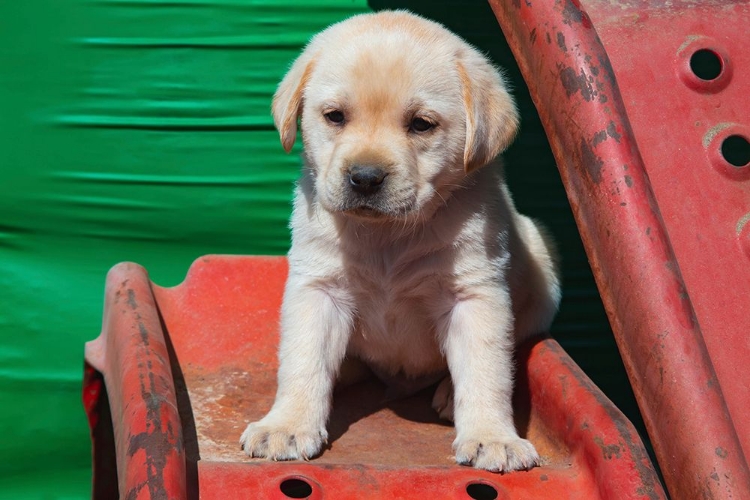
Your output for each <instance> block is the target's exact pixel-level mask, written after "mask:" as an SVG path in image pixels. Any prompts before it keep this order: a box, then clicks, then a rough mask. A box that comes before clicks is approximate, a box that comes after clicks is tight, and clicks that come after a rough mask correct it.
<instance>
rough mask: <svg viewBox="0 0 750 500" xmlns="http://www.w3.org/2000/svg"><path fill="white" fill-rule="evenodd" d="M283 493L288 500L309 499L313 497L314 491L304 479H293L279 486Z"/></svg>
mask: <svg viewBox="0 0 750 500" xmlns="http://www.w3.org/2000/svg"><path fill="white" fill-rule="evenodd" d="M279 489H280V490H281V492H282V493H283V494H284V495H286V496H287V498H307V497H309V496H310V495H312V492H313V489H312V486H310V483H308V482H307V481H305V480H304V479H299V478H292V479H286V480H284V481H282V482H281V484H280V485H279Z"/></svg>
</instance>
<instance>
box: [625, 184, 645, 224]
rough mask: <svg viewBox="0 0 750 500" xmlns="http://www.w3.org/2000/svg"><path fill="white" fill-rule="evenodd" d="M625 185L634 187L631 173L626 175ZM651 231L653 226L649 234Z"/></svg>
mask: <svg viewBox="0 0 750 500" xmlns="http://www.w3.org/2000/svg"><path fill="white" fill-rule="evenodd" d="M625 185H626V186H628V187H633V178H632V177H630V176H629V175H626V176H625ZM649 232H651V228H648V229H647V231H646V234H647V235H648V233H649Z"/></svg>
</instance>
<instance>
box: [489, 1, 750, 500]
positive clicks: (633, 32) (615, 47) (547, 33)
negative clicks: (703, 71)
mask: <svg viewBox="0 0 750 500" xmlns="http://www.w3.org/2000/svg"><path fill="white" fill-rule="evenodd" d="M490 3H491V4H492V7H493V9H494V11H495V14H496V16H497V18H498V21H499V22H500V25H501V27H502V28H503V31H504V32H505V35H506V37H507V38H508V41H509V43H510V45H511V48H512V50H513V52H514V54H515V57H516V60H517V61H518V62H519V66H520V67H521V71H522V72H523V74H524V78H525V79H526V82H527V83H528V85H529V89H530V91H531V95H532V98H533V99H534V102H535V104H536V106H537V109H538V111H539V114H540V116H541V118H542V122H543V123H544V126H545V129H546V131H547V135H548V137H549V139H550V143H551V145H552V149H553V152H554V153H555V157H556V159H557V162H558V166H559V169H560V173H561V175H562V178H563V182H564V184H565V186H566V190H567V192H568V197H569V200H570V203H571V206H572V208H573V212H574V215H575V217H576V220H577V222H578V226H579V229H580V232H581V235H582V238H583V240H584V244H585V246H586V250H587V252H588V255H589V260H590V262H591V265H592V268H593V270H594V274H595V276H596V279H597V283H598V286H599V289H600V291H601V294H602V299H603V301H604V304H605V308H606V309H607V313H608V315H609V319H610V322H611V324H612V327H613V330H614V333H615V337H616V339H617V343H618V346H619V348H620V352H621V354H622V356H623V360H624V362H625V366H626V368H627V370H628V375H629V377H630V380H631V383H632V385H633V388H634V391H635V394H636V397H637V398H638V402H639V405H640V407H641V412H642V414H643V416H644V420H645V422H646V426H647V428H648V431H649V434H650V436H651V437H652V441H653V443H654V448H655V451H656V454H657V457H658V459H659V462H660V465H661V468H662V471H663V473H664V477H665V480H666V482H667V486H668V487H669V490H670V492H671V493H672V495H673V496H674V497H675V498H686V499H693V498H713V499H719V498H735V499H736V498H750V473H749V472H748V465H747V460H746V456H747V455H748V454H750V419H748V418H747V416H746V415H747V410H748V408H750V383H749V382H748V380H750V371H749V370H748V368H747V362H746V360H747V359H748V358H750V337H749V336H748V334H747V332H748V331H750V316H748V314H747V311H748V306H750V293H748V291H749V290H750V265H748V262H747V259H748V258H750V253H749V252H748V249H749V248H750V246H748V241H749V240H748V234H750V232H749V230H750V227H748V226H747V224H746V222H747V221H748V220H750V183H749V182H748V181H749V180H750V165H745V166H741V167H735V166H732V165H730V164H729V163H728V162H727V161H726V160H725V159H724V158H723V157H722V153H721V151H720V148H721V145H722V141H723V140H724V139H725V138H727V137H728V136H730V135H739V136H742V137H744V138H745V140H750V129H749V128H748V118H750V98H748V95H750V51H748V50H747V42H748V40H750V6H749V5H748V3H746V2H722V1H716V0H714V1H704V2H695V1H689V0H686V1H677V0H676V1H670V2H660V1H650V2H641V1H634V0H623V1H613V0H612V1H607V0H586V1H585V2H582V5H581V4H579V2H577V1H574V0H564V1H557V2H528V1H520V0H515V1H513V2H505V1H499V0H492V1H491V2H490ZM700 49H709V50H711V51H713V52H714V53H715V54H717V55H718V56H719V57H720V58H722V69H721V71H722V72H721V74H720V75H719V76H718V77H717V78H715V79H713V80H710V81H706V80H701V79H700V78H698V77H697V76H696V75H695V74H694V73H693V70H692V69H691V68H690V58H691V56H692V55H693V54H694V53H695V52H696V51H697V50H700Z"/></svg>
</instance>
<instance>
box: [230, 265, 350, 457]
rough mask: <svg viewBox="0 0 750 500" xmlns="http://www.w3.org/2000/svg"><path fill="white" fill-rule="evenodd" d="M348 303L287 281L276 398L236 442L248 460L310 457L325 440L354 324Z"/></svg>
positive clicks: (337, 295)
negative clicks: (338, 378)
mask: <svg viewBox="0 0 750 500" xmlns="http://www.w3.org/2000/svg"><path fill="white" fill-rule="evenodd" d="M351 311H352V309H351V307H350V304H349V301H347V298H346V296H345V295H344V294H342V293H340V292H339V291H337V290H323V289H321V288H320V287H319V286H310V285H308V284H306V283H300V282H299V279H295V278H294V277H290V279H289V281H288V283H287V290H286V293H285V296H284V303H283V306H282V319H281V345H280V347H279V373H278V389H277V392H276V400H275V401H274V404H273V407H272V408H271V411H270V412H269V413H268V415H266V416H265V417H263V419H261V420H260V421H258V422H255V423H251V424H250V425H248V426H247V429H245V432H244V433H243V434H242V437H241V438H240V444H241V445H242V447H243V448H244V450H245V453H246V454H247V455H248V456H251V457H266V458H270V459H273V460H295V459H308V458H310V457H312V456H314V455H316V454H318V453H319V452H320V450H321V448H322V446H323V444H324V443H325V441H326V440H327V439H328V433H327V431H326V428H325V427H326V422H327V420H328V415H329V413H330V409H331V392H332V389H333V384H334V381H335V378H336V372H337V371H338V369H339V367H340V365H341V361H342V360H343V358H344V354H345V353H346V346H347V343H348V341H349V335H350V330H351V325H352V314H351Z"/></svg>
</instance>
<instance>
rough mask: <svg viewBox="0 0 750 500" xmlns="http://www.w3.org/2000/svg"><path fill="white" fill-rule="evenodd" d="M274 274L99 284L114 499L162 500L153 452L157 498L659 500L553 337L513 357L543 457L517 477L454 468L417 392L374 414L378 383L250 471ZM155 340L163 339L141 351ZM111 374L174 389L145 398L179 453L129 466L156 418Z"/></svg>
mask: <svg viewBox="0 0 750 500" xmlns="http://www.w3.org/2000/svg"><path fill="white" fill-rule="evenodd" d="M286 273H287V264H286V259H284V258H280V257H276V258H274V257H222V256H211V257H204V258H202V259H199V260H198V261H196V263H195V264H194V265H193V266H192V267H191V269H190V271H189V273H188V276H187V278H186V280H185V281H184V282H183V283H182V284H181V285H179V286H177V287H174V288H161V287H158V286H156V285H153V284H150V283H149V282H148V279H147V277H146V276H145V273H144V271H143V269H142V268H140V267H137V266H133V265H125V266H124V267H123V266H118V267H116V268H115V270H113V271H112V272H111V273H110V275H109V277H108V284H107V295H106V304H105V321H104V330H103V334H102V337H100V338H99V339H97V340H96V341H94V342H92V343H89V344H88V346H87V360H88V362H89V364H90V365H91V366H92V367H95V368H96V369H97V370H99V371H101V372H103V373H104V381H105V382H106V389H107V392H108V393H109V400H110V402H111V404H112V415H113V416H112V419H111V420H112V422H113V424H114V430H115V432H114V434H115V435H116V436H117V438H118V439H117V440H116V443H115V448H116V449H117V451H116V461H117V466H118V472H119V473H120V476H119V477H120V497H121V498H127V495H128V494H130V492H136V493H139V494H141V495H143V496H139V497H135V496H133V498H160V497H159V496H158V495H155V494H151V496H146V495H147V494H148V493H150V490H147V487H146V486H144V485H148V484H149V483H148V479H149V477H150V476H148V474H150V472H149V471H154V470H155V469H153V467H151V465H150V462H149V461H148V458H147V457H149V456H161V455H162V454H163V450H164V449H166V450H167V451H168V453H167V454H166V455H163V456H165V457H166V460H165V461H164V462H163V463H165V464H166V466H165V467H164V468H162V469H161V471H160V472H161V474H163V475H164V480H163V482H162V483H161V484H163V485H164V488H163V489H160V490H159V492H158V493H159V494H163V495H166V496H162V497H161V498H170V499H183V498H197V497H199V496H200V498H202V499H204V500H206V499H208V500H210V499H213V498H217V499H219V498H220V499H222V500H225V499H227V498H271V499H280V498H313V499H314V498H336V499H348V498H352V499H355V498H356V499H368V498H373V499H376V498H377V499H380V498H394V499H395V498H456V499H469V498H491V497H492V495H496V498H500V499H509V498H555V499H568V498H569V499H579V498H580V499H590V498H602V499H649V500H656V499H662V498H665V494H664V491H663V489H662V487H661V484H660V483H659V480H658V478H657V475H656V473H655V471H654V468H653V466H652V464H651V463H650V461H649V459H648V456H647V454H646V451H645V449H644V448H643V445H642V443H641V441H640V439H639V437H638V435H637V433H636V432H635V430H634V429H633V427H632V425H631V424H630V423H629V422H628V421H627V420H626V419H625V418H624V416H623V415H622V414H621V413H620V412H619V410H617V408H615V407H614V405H613V404H612V403H611V402H610V401H609V400H608V399H607V398H606V397H605V396H604V395H603V394H602V393H601V392H600V391H599V390H598V389H597V388H596V387H595V386H594V385H593V384H592V382H591V381H590V380H589V379H588V378H587V377H586V376H585V375H584V374H583V373H582V372H581V370H580V369H579V368H578V367H577V366H576V365H575V363H574V362H573V361H572V360H571V359H570V358H569V357H568V356H567V354H565V352H564V351H563V350H562V349H561V348H560V346H559V345H558V344H557V343H556V342H555V341H553V340H551V339H540V340H538V341H536V342H533V343H530V344H528V345H526V346H524V347H523V348H521V349H519V352H518V356H517V357H518V360H517V361H518V370H517V378H518V390H517V391H516V398H515V401H514V402H515V407H516V419H517V426H518V428H519V429H520V430H521V432H522V434H524V435H525V436H527V437H528V438H529V439H531V440H532V442H534V444H535V445H536V447H537V449H538V450H539V451H540V453H541V454H542V456H543V457H544V458H545V463H544V465H543V466H541V467H538V468H535V469H533V470H531V471H527V472H517V473H511V474H506V475H497V474H492V473H489V472H486V471H480V470H475V469H473V468H467V467H461V466H457V465H455V464H454V462H453V459H452V457H451V456H450V449H451V442H452V440H453V438H454V430H453V427H452V426H450V425H446V424H445V423H444V422H441V421H439V420H438V419H437V417H436V415H435V412H434V411H433V410H432V408H431V407H430V400H431V394H429V392H423V393H420V394H418V395H416V396H414V397H412V398H409V399H405V400H400V401H392V402H387V401H385V398H384V388H383V387H382V386H381V385H380V384H379V383H378V382H376V381H369V382H365V383H362V384H358V385H355V386H352V387H348V388H343V389H340V390H339V391H337V393H336V394H335V397H334V410H333V414H332V417H331V421H330V422H329V432H330V436H331V442H330V444H329V446H328V448H327V449H326V450H325V451H324V452H323V454H322V455H321V456H319V457H317V458H315V459H313V460H311V461H309V462H289V463H277V462H268V461H264V460H259V459H248V458H247V457H246V456H245V455H244V454H243V453H242V452H241V450H240V448H239V445H238V444H237V441H238V438H239V435H240V434H241V432H242V430H243V428H244V425H245V423H246V422H247V421H248V420H252V419H255V418H258V417H260V416H262V415H263V414H264V413H265V412H266V411H267V410H268V409H269V408H270V405H271V404H272V402H273V397H274V394H275V388H276V382H275V376H276V368H277V359H276V346H277V342H278V315H279V308H280V305H281V297H282V293H283V287H284V281H285V279H286ZM129 290H133V294H131V293H130V292H129ZM118 291H119V293H118ZM131 296H132V300H131ZM133 304H136V305H137V307H135V308H134V307H133ZM141 324H142V325H143V329H145V330H147V331H148V332H149V335H148V336H144V335H142V329H141V326H140V325H141ZM157 333H162V334H163V336H162V337H160V338H162V339H163V341H162V342H158V341H156V340H154V338H153V337H154V336H155V334H157ZM144 342H147V344H144ZM156 344H160V345H164V346H165V347H168V348H166V349H165V352H162V353H161V356H163V360H162V361H164V363H162V364H156V363H154V362H153V361H154V360H152V363H151V365H150V366H149V364H148V361H147V360H148V359H150V358H148V357H147V356H148V354H147V351H146V350H145V349H146V345H147V346H150V348H153V346H154V345H156ZM112 350H117V352H118V353H119V354H116V353H115V352H113V351H112ZM136 353H140V354H137V356H139V357H140V358H139V359H141V362H140V363H136V364H137V367H135V368H133V367H132V365H128V364H129V363H130V361H129V360H130V359H131V358H132V356H134V355H136ZM121 363H122V364H124V365H123V366H121V365H120V364H121ZM126 365H127V366H131V368H130V371H127V370H124V368H125V366H126ZM170 366H171V372H170V373H171V375H167V373H166V372H165V369H167V368H170ZM136 368H137V369H136ZM141 368H147V370H146V371H145V372H144V371H142V370H141ZM150 369H153V370H154V376H153V377H152V376H151V374H150V373H151V372H149V370H150ZM87 373H88V375H87V380H88V381H89V383H88V384H87V386H86V388H85V391H86V392H85V394H87V396H86V400H87V401H88V403H87V409H88V414H89V418H90V421H91V422H92V426H93V425H94V424H93V422H95V421H97V418H100V419H101V418H104V417H105V415H101V414H99V413H97V410H96V408H97V407H98V405H97V404H96V401H97V398H101V395H102V393H103V392H104V391H103V390H102V388H101V386H98V387H97V386H96V377H95V373H94V372H93V371H92V370H89V371H88V372H87ZM114 373H119V374H120V375H119V377H120V380H121V379H123V378H130V379H131V380H133V381H135V380H150V379H151V378H154V379H156V378H159V377H160V375H156V374H157V373H161V374H162V375H163V376H165V377H171V378H172V381H171V383H166V382H165V383H164V384H163V385H161V386H160V387H159V388H158V389H157V391H156V392H159V395H160V398H159V400H160V401H169V402H170V403H169V404H168V405H166V406H168V407H169V409H170V413H169V422H170V424H169V425H170V426H171V428H173V429H182V434H181V435H180V434H177V435H176V436H178V437H179V438H180V439H181V440H182V441H181V443H176V442H173V441H171V440H169V439H166V440H162V441H159V440H156V439H151V440H148V441H147V440H145V439H144V440H143V441H142V442H143V444H144V447H145V448H146V449H145V450H144V456H143V457H141V458H140V459H139V460H137V461H136V460H135V459H134V457H131V456H130V455H129V454H128V450H130V449H131V448H132V447H131V445H130V444H129V443H132V442H133V436H139V435H142V433H143V432H144V431H143V428H144V424H143V422H144V420H145V421H146V422H147V423H146V424H145V428H146V429H157V428H163V427H164V422H165V421H167V419H165V417H164V416H160V417H159V420H158V421H155V420H154V419H155V418H156V416H157V415H162V414H161V413H150V414H149V413H147V412H145V411H141V412H140V413H139V412H133V411H131V408H132V405H125V404H124V402H127V401H133V400H135V401H138V398H141V399H142V395H141V393H140V392H139V391H136V394H135V395H133V394H132V390H129V389H128V385H127V384H125V383H123V382H121V381H118V378H117V376H115V375H113V374H114ZM97 390H98V392H97ZM175 409H177V410H178V415H174V413H173V410H175ZM172 417H174V418H175V419H176V420H172ZM177 417H179V418H177ZM159 435H160V436H161V434H159ZM136 441H137V442H141V441H139V440H136ZM98 452H99V454H100V455H101V454H102V453H103V452H104V451H103V450H101V449H99V450H98ZM173 452H179V454H182V455H181V456H183V458H180V457H178V453H173ZM113 453H114V452H113ZM183 459H184V461H185V462H180V460H183ZM152 462H153V460H152ZM180 467H182V468H180ZM131 471H132V472H131ZM95 474H96V470H95ZM180 475H182V476H181V478H180V479H181V481H178V480H177V476H180ZM144 478H146V479H145V480H146V482H145V483H144ZM96 480H97V478H96V477H95V484H96V483H97V481H96ZM300 495H301V496H300Z"/></svg>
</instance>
